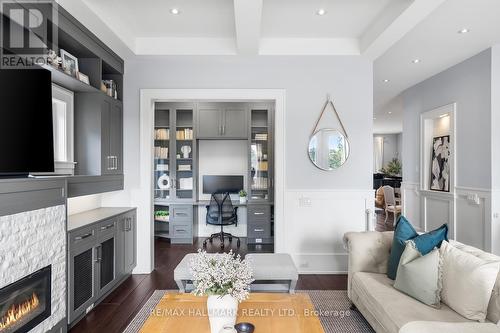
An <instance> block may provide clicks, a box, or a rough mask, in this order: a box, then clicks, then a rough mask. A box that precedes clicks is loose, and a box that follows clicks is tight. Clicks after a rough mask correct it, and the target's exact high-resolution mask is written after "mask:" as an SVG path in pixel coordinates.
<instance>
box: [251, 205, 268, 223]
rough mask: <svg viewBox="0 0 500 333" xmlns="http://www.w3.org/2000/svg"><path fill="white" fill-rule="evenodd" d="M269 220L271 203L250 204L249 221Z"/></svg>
mask: <svg viewBox="0 0 500 333" xmlns="http://www.w3.org/2000/svg"><path fill="white" fill-rule="evenodd" d="M254 221H255V222H269V221H271V206H269V205H249V206H248V222H249V223H251V222H254Z"/></svg>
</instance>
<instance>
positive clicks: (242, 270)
mask: <svg viewBox="0 0 500 333" xmlns="http://www.w3.org/2000/svg"><path fill="white" fill-rule="evenodd" d="M190 269H191V272H192V274H193V283H194V287H195V288H194V290H193V294H195V295H196V296H203V295H208V296H213V295H217V296H221V297H222V296H225V295H230V296H232V297H234V298H235V299H236V300H238V301H239V302H242V301H244V300H245V299H247V298H248V294H249V286H250V284H251V283H252V282H253V281H254V280H253V279H252V267H251V265H250V263H249V262H248V261H246V260H242V259H241V257H240V255H239V254H238V255H237V256H236V255H234V254H233V251H230V252H229V253H217V254H207V253H206V252H205V251H202V250H198V254H197V255H196V256H195V257H194V258H193V259H192V260H191V263H190Z"/></svg>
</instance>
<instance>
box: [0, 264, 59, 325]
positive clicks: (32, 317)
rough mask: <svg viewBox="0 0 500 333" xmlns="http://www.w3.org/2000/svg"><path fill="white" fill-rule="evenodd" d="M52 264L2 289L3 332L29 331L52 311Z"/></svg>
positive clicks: (0, 295) (0, 311)
mask: <svg viewBox="0 0 500 333" xmlns="http://www.w3.org/2000/svg"><path fill="white" fill-rule="evenodd" d="M51 275H52V269H51V266H47V267H44V268H42V269H41V270H39V271H37V272H35V273H32V274H30V275H28V276H26V277H24V278H22V279H20V280H18V281H16V282H14V283H12V284H9V285H8V286H6V287H4V288H2V289H0V333H14V332H15V333H23V332H28V331H29V330H31V329H32V328H34V327H35V326H36V325H38V324H39V323H41V322H42V321H43V320H44V319H45V318H48V317H49V316H50V314H51Z"/></svg>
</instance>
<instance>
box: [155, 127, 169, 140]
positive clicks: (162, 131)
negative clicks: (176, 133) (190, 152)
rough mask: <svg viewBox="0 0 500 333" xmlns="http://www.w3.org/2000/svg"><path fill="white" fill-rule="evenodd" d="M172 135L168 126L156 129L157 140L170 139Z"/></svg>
mask: <svg viewBox="0 0 500 333" xmlns="http://www.w3.org/2000/svg"><path fill="white" fill-rule="evenodd" d="M169 137H170V130H169V129H168V128H157V129H155V140H168V138H169Z"/></svg>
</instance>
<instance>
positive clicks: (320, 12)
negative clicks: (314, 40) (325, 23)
mask: <svg viewBox="0 0 500 333" xmlns="http://www.w3.org/2000/svg"><path fill="white" fill-rule="evenodd" d="M325 14H326V10H324V9H323V8H320V9H318V10H317V11H316V15H319V16H323V15H325Z"/></svg>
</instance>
